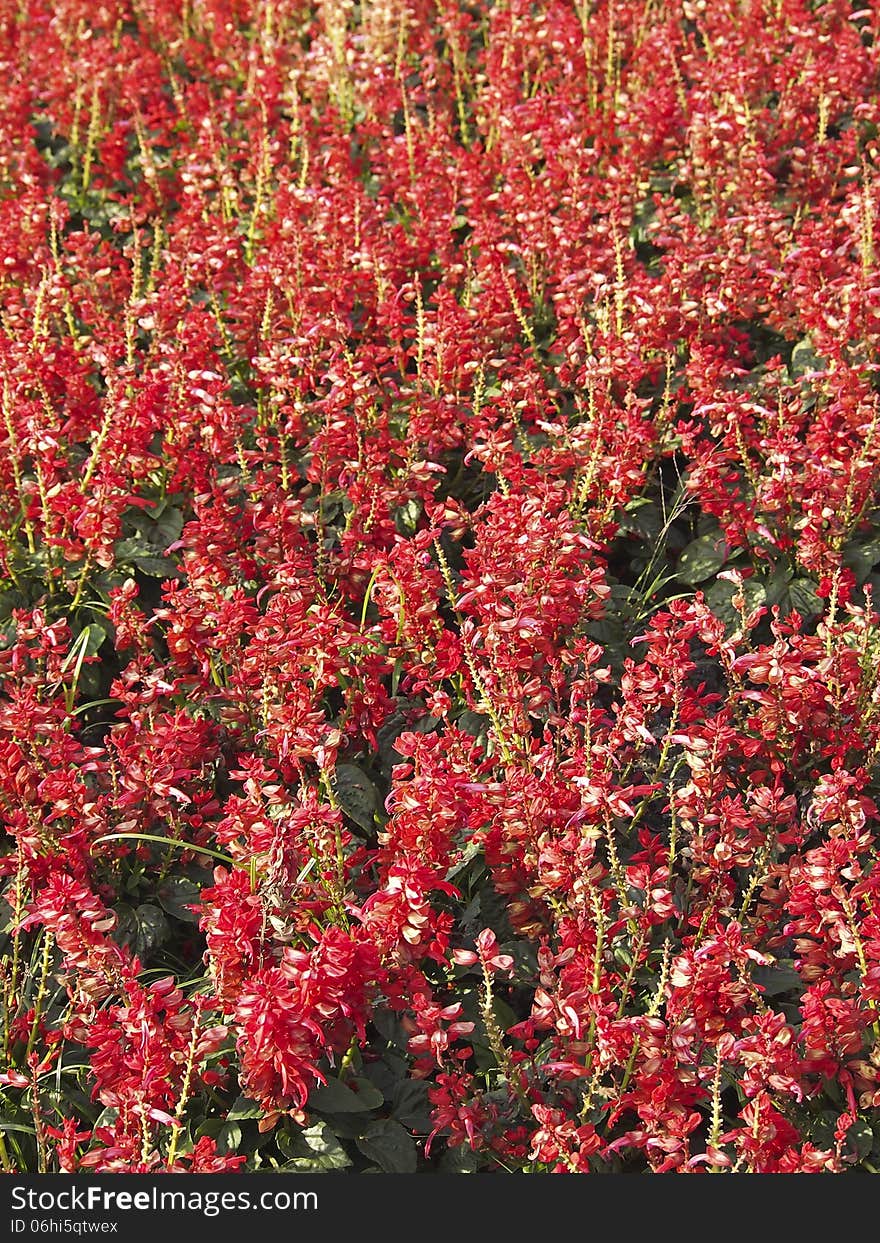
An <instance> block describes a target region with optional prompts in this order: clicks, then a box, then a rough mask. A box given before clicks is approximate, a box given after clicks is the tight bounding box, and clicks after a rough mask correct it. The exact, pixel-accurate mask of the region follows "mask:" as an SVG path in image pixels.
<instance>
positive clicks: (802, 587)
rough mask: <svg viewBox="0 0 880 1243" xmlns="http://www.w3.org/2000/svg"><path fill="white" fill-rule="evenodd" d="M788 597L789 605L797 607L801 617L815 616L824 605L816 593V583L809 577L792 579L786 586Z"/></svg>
mask: <svg viewBox="0 0 880 1243" xmlns="http://www.w3.org/2000/svg"><path fill="white" fill-rule="evenodd" d="M788 598H789V601H790V603H791V607H792V608H793V609H797V611H798V612H799V613H800V614H801V616H802V617H815V616H816V615H817V614H819V613H821V612H822V610H823V608H824V607H825V606H824V604H823V602H822V599H821V598H820V597H819V596H818V595H817V594H816V584H815V583H814V582H813V581H812V580H811V579H809V578H795V579H792V581H791V583H790V584H789V587H788Z"/></svg>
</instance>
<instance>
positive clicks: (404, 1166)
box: [355, 1118, 418, 1174]
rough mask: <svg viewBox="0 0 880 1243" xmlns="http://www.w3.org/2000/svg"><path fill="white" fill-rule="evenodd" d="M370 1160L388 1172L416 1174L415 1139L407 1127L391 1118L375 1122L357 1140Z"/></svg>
mask: <svg viewBox="0 0 880 1243" xmlns="http://www.w3.org/2000/svg"><path fill="white" fill-rule="evenodd" d="M355 1142H356V1144H357V1146H358V1148H359V1149H360V1150H361V1152H362V1153H363V1154H364V1156H365V1157H366V1158H367V1160H369V1161H375V1163H376V1165H378V1166H379V1167H380V1168H381V1169H383V1170H384V1171H385V1173H386V1174H414V1173H415V1172H416V1167H417V1165H418V1152H417V1150H416V1145H415V1141H414V1140H413V1137H412V1136H411V1135H410V1134H409V1132H408V1131H407V1130H406V1128H405V1127H402V1126H401V1125H400V1123H399V1122H395V1121H394V1120H393V1119H391V1118H383V1119H382V1120H381V1121H379V1122H373V1123H371V1124H370V1126H369V1127H368V1128H367V1130H366V1131H365V1132H364V1134H363V1135H362V1136H361V1137H360V1139H358V1140H356V1141H355Z"/></svg>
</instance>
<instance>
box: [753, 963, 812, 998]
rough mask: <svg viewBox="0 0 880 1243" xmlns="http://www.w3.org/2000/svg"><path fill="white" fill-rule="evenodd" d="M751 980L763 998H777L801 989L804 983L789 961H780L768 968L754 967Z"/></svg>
mask: <svg viewBox="0 0 880 1243" xmlns="http://www.w3.org/2000/svg"><path fill="white" fill-rule="evenodd" d="M752 979H753V980H754V981H755V983H756V984H757V985H758V987H759V988H760V989H761V990H762V991H763V993H764V996H765V997H779V996H781V995H782V994H783V993H790V992H793V991H794V990H795V989H797V990H800V989H802V988H803V985H804V981H803V979H802V978H801V976H800V974H799V973H798V972H797V971H795V969H794V963H793V961H792V960H791V959H780V961H779V962H775V963H773V964H772V965H771V966H768V967H755V969H754V970H753V972H752Z"/></svg>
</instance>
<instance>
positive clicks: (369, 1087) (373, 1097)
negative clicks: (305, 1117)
mask: <svg viewBox="0 0 880 1243" xmlns="http://www.w3.org/2000/svg"><path fill="white" fill-rule="evenodd" d="M352 1083H353V1084H354V1085H355V1086H356V1087H357V1091H353V1090H352V1088H350V1087H349V1086H348V1084H346V1083H343V1082H342V1081H341V1080H340V1079H328V1080H327V1082H326V1083H325V1084H324V1085H323V1086H320V1087H317V1088H314V1089H313V1091H312V1093H311V1095H310V1096H309V1106H308V1107H309V1109H310V1110H312V1109H314V1110H317V1112H318V1113H323V1114H354V1113H358V1114H359V1113H369V1111H370V1110H371V1109H378V1107H379V1106H380V1105H382V1104H383V1102H384V1099H385V1098H384V1097H383V1095H382V1093H381V1092H379V1091H378V1090H377V1089H376V1088H375V1087H374V1086H373V1084H372V1083H370V1081H369V1079H354V1080H352Z"/></svg>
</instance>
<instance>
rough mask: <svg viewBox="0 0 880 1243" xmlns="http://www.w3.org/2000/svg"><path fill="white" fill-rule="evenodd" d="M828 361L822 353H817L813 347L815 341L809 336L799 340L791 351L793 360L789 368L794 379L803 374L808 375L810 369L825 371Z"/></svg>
mask: <svg viewBox="0 0 880 1243" xmlns="http://www.w3.org/2000/svg"><path fill="white" fill-rule="evenodd" d="M827 366H828V363H827V362H826V360H825V359H824V358H822V357H821V355H819V354H817V353H816V351H815V350H814V349H813V343H812V342H811V341H810V338H809V337H805V338H804V339H803V341H798V343H797V345H796V346H795V347H794V349H793V350H792V351H791V362H790V363H789V365H788V369H789V371H790V372H791V375H792V378H793V379H798V378H799V377H800V376H802V375H806V373H807V372H808V371H824V370H825V369H826V368H827Z"/></svg>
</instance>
